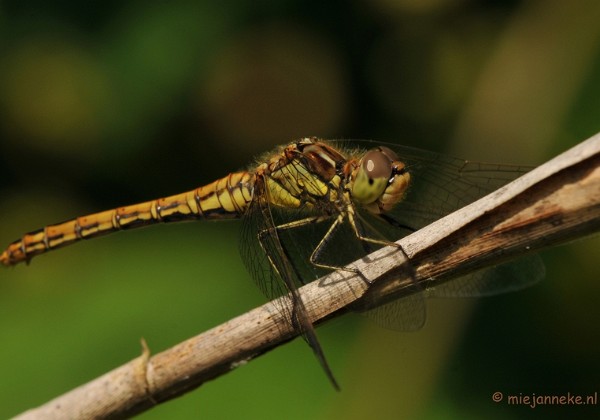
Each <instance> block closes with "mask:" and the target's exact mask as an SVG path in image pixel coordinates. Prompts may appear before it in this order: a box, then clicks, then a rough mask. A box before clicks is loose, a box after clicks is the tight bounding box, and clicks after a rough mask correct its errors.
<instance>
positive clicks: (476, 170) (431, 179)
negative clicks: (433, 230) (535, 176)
mask: <svg viewBox="0 0 600 420" xmlns="http://www.w3.org/2000/svg"><path fill="white" fill-rule="evenodd" d="M386 146H388V147H390V148H391V149H393V150H394V151H395V152H396V154H397V155H398V157H399V159H400V160H401V161H403V162H404V163H405V164H406V166H407V170H408V171H409V173H410V174H411V186H410V188H409V190H408V192H407V194H406V197H405V198H404V200H402V201H401V202H400V203H398V205H397V206H396V207H394V209H393V210H392V211H391V212H390V214H389V216H390V218H391V219H393V220H394V221H395V222H396V225H398V226H405V227H410V228H412V229H413V230H417V229H420V228H422V227H425V226H427V225H428V224H430V223H432V222H433V221H435V220H437V219H439V218H441V217H444V216H446V215H448V214H450V213H452V212H453V211H456V210H458V209H460V208H462V207H464V206H466V205H467V204H470V203H472V202H474V201H476V200H478V199H479V198H481V197H483V196H485V195H487V194H489V193H491V192H493V191H495V190H497V189H498V188H500V187H502V186H503V185H506V184H507V183H509V182H511V181H513V180H514V179H516V178H518V177H520V176H522V175H524V174H525V173H527V172H529V171H530V170H531V169H533V167H530V166H519V165H506V164H494V163H483V162H474V161H467V160H464V159H458V158H454V157H451V156H446V155H441V154H437V153H433V152H429V151H426V150H420V149H416V148H410V147H405V146H400V145H392V144H387V145H386ZM387 231H388V232H389V235H390V236H395V237H392V238H390V240H398V239H400V238H402V237H403V236H406V235H407V234H409V233H411V231H410V230H407V229H400V228H393V227H390V228H389V229H388V230H387ZM544 272H545V270H544V266H543V263H542V261H541V259H540V258H539V257H538V256H528V257H524V258H520V259H518V260H516V261H511V262H507V263H504V264H500V265H497V266H495V267H490V268H486V269H483V270H481V271H478V272H475V273H474V274H471V275H468V276H465V277H463V278H459V279H455V280H451V281H449V282H447V283H445V284H443V285H441V286H436V287H435V289H434V290H433V291H431V292H430V293H429V291H428V295H433V296H455V297H461V296H465V297H466V296H486V295H494V294H498V293H503V292H508V291H513V290H519V289H522V288H524V287H527V286H530V285H532V284H535V283H537V282H538V281H539V280H541V279H542V278H543V276H544Z"/></svg>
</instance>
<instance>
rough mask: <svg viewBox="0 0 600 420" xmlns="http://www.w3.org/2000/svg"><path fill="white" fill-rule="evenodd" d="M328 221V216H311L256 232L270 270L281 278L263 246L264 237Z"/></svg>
mask: <svg viewBox="0 0 600 420" xmlns="http://www.w3.org/2000/svg"><path fill="white" fill-rule="evenodd" d="M327 219H329V216H311V217H306V218H304V219H300V220H294V221H293V222H289V223H283V224H281V225H277V226H274V227H272V228H267V229H263V230H261V231H259V232H258V235H257V236H258V243H259V245H260V247H261V248H262V250H263V252H264V254H265V255H266V256H267V259H268V260H269V264H270V265H271V268H272V269H273V270H274V271H275V272H276V273H277V274H278V275H279V276H280V277H281V273H280V272H279V270H278V269H277V265H276V264H275V261H273V259H272V258H271V255H270V254H269V252H267V249H266V247H265V245H264V243H263V242H264V239H265V237H266V235H267V234H268V233H269V232H270V231H271V230H274V231H275V232H277V231H280V230H287V229H294V228H298V227H301V226H306V225H310V224H314V223H320V222H323V221H325V220H327Z"/></svg>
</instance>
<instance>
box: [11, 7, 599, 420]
mask: <svg viewBox="0 0 600 420" xmlns="http://www.w3.org/2000/svg"><path fill="white" fill-rule="evenodd" d="M599 21H600V2H597V1H596V0H574V1H563V0H537V1H536V0H531V1H518V0H506V1H503V0H489V1H486V0H353V1H329V2H319V1H297V0H283V1H259V2H246V1H231V2H216V1H192V0H173V1H163V2H143V1H139V0H138V1H133V0H128V1H108V0H105V1H102V2H82V1H79V2H75V1H40V0H37V1H34V0H23V1H2V2H0V197H1V198H0V215H1V217H0V241H1V242H2V245H4V244H8V243H9V242H10V241H12V240H14V239H15V238H17V237H19V236H20V235H21V234H22V233H24V232H26V231H30V230H33V229H36V228H38V227H41V226H43V225H45V224H48V223H53V222H57V221H60V220H63V219H67V218H71V217H74V216H77V215H82V214H86V213H90V212H94V211H99V210H104V209H107V208H112V207H116V206H119V205H123V204H130V203H134V202H138V201H145V200H148V199H151V198H157V197H161V196H165V195H170V194H173V193H178V192H181V191H186V190H189V189H192V188H194V187H196V186H199V185H202V184H204V183H207V182H210V181H212V180H213V179H215V178H217V177H220V176H223V175H224V174H226V173H227V172H229V171H233V170H237V169H240V168H242V167H245V166H246V165H247V164H248V163H249V162H252V159H253V157H255V156H257V155H260V154H261V153H262V152H264V151H268V150H269V149H270V148H272V147H273V146H274V145H277V144H281V143H286V142H288V141H290V140H292V139H295V138H298V137H303V136H308V135H318V136H322V137H325V138H365V139H375V140H381V141H390V142H399V143H403V144H406V145H411V146H419V147H422V148H426V149H431V150H435V151H439V152H444V153H449V154H452V155H456V156H461V157H466V158H469V159H476V160H492V161H503V162H513V163H525V164H539V163H542V162H544V161H545V160H547V159H549V158H551V157H553V156H554V155H556V154H558V153H560V152H562V151H564V150H566V149H568V148H569V147H572V146H573V145H575V144H577V143H578V142H580V141H582V140H584V139H586V138H587V137H589V136H591V135H593V134H594V133H596V132H598V131H600V100H599V98H600V25H599V24H598V22H599ZM238 229H239V224H238V223H235V222H230V223H206V224H203V223H192V224H184V225H171V226H159V227H154V228H148V229H145V230H140V231H135V232H133V231H132V232H128V233H126V234H125V233H123V234H117V235H114V236H110V237H106V238H102V239H97V240H94V241H91V242H88V243H85V244H81V245H78V246H74V247H69V248H65V249H64V250H61V251H59V252H55V253H52V254H49V255H46V256H43V257H40V258H38V259H36V260H34V261H33V262H32V264H31V265H30V266H29V267H25V266H22V267H16V268H14V269H8V270H2V271H1V272H0V280H1V281H0V343H1V345H0V417H2V418H6V417H8V416H11V415H15V414H17V413H19V412H21V411H23V410H25V409H27V408H31V407H34V406H37V405H39V404H42V403H44V402H46V401H47V400H49V399H51V398H53V397H55V396H57V395H60V394H62V393H63V392H65V391H67V390H69V389H72V388H74V387H76V386H78V385H80V384H82V383H85V382H87V381H89V380H91V379H93V378H95V377H97V376H98V375H100V374H102V373H104V372H106V371H108V370H110V369H112V368H114V367H117V366H119V365H121V364H122V363H125V362H127V361H128V360H130V359H132V358H134V357H136V356H137V355H139V353H140V351H141V350H140V344H139V339H140V338H141V337H144V338H145V339H146V340H147V342H148V344H149V346H150V348H151V349H152V351H153V352H158V351H161V350H164V349H166V348H168V347H170V346H172V345H174V344H176V343H178V342H180V341H182V340H184V339H186V338H188V337H190V336H193V335H195V334H198V333H200V332H202V331H205V330H207V329H209V328H210V327H213V326H215V325H218V324H219V323H221V322H224V321H226V320H228V319H230V318H232V317H234V316H236V315H238V314H241V313H243V312H245V311H247V310H249V309H251V308H253V307H255V306H257V305H259V304H261V303H262V302H263V301H264V299H263V298H262V296H261V295H260V294H259V292H258V291H257V290H256V289H255V288H254V285H253V283H252V282H251V281H250V278H249V275H248V274H247V273H246V271H245V270H244V268H243V266H242V263H241V261H240V259H239V256H238V251H237V231H238ZM599 249H600V241H599V239H598V237H596V238H591V239H588V240H585V241H579V242H576V243H573V244H569V245H567V246H562V247H559V248H556V249H552V250H548V251H545V252H543V253H542V257H543V258H544V259H545V261H546V265H547V277H546V280H545V281H544V282H543V283H542V284H540V285H539V286H536V287H533V288H531V289H529V290H526V291H523V292H520V293H516V294H509V295H505V296H499V297H494V298H487V299H481V300H469V299H464V300H458V299H451V300H432V301H430V303H429V316H428V324H427V326H426V327H425V328H424V329H423V330H422V331H420V332H417V333H397V332H392V331H387V330H383V329H380V328H378V327H377V326H374V325H373V324H371V323H369V322H368V321H366V320H363V319H362V318H361V317H359V316H352V315H350V316H347V317H344V318H342V319H337V320H335V321H333V322H330V323H328V324H326V325H324V326H323V327H321V328H319V331H318V332H319V336H320V338H321V340H322V344H323V346H324V348H325V350H326V353H327V355H328V358H329V360H330V363H331V365H332V367H333V370H334V371H335V372H336V374H337V376H338V379H339V381H340V383H341V386H342V389H343V391H342V392H341V393H336V392H335V391H334V390H333V389H332V388H331V387H330V385H329V383H328V382H327V380H326V378H325V376H324V375H323V373H322V372H321V370H320V368H319V366H318V365H317V363H316V362H315V360H314V358H313V356H312V354H311V352H310V351H309V349H308V348H307V347H306V346H305V345H304V343H303V342H301V341H299V340H298V341H295V342H292V343H289V344H288V345H285V346H282V347H281V348H278V349H276V350H275V351H272V352H270V353H269V354H266V355H264V356H263V357H260V358H259V359H257V360H255V361H253V362H252V363H249V364H248V365H246V366H243V367H241V368H239V369H237V370H235V371H234V372H232V373H230V374H228V375H225V376H223V377H221V378H218V379H217V380H215V381H212V382H210V383H207V384H205V385H204V386H202V387H201V388H199V389H198V390H196V391H194V392H192V393H190V394H187V395H185V396H183V397H181V398H179V399H177V400H174V401H171V402H169V403H167V404H164V405H162V406H160V407H158V408H156V409H154V410H151V411H150V412H148V413H145V414H143V415H142V416H140V418H145V419H152V418H156V419H158V418H195V417H204V418H262V419H268V418H290V419H292V418H298V419H306V418H311V419H334V418H335V419H338V418H345V419H355V418H356V419H358V418H361V419H362V418H378V419H397V418H420V419H436V418H461V419H464V418H483V417H485V418H519V419H520V418H524V419H529V418H541V417H544V418H564V417H566V416H568V417H569V418H576V417H581V418H590V417H593V416H594V415H597V413H598V406H596V407H590V406H587V407H573V406H562V407H561V406H550V407H537V408H534V409H533V408H530V407H527V406H509V405H507V404H506V402H505V401H503V402H501V403H495V402H493V401H492V394H493V393H494V392H496V391H500V392H503V393H505V394H506V395H508V394H513V395H519V394H522V395H532V394H533V393H535V394H536V395H544V394H560V395H566V394H567V393H568V392H571V393H577V394H583V395H585V394H592V393H594V392H598V391H600V386H599V384H600V382H599V379H600V362H599V359H598V355H599V354H600V326H599V322H598V321H599V319H600V309H599V305H598V304H597V302H598V299H599V298H600V286H599V282H598V280H600V279H599V278H598V277H599V274H600V270H599V268H598V256H599V254H598V250H599Z"/></svg>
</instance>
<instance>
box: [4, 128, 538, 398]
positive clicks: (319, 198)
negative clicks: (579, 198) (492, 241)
mask: <svg viewBox="0 0 600 420" xmlns="http://www.w3.org/2000/svg"><path fill="white" fill-rule="evenodd" d="M530 169H531V168H529V167H521V166H514V165H504V164H489V163H481V162H473V161H466V160H462V159H457V158H453V157H449V156H446V155H442V154H437V153H433V152H428V151H424V150H420V149H416V148H410V147H406V146H399V145H393V144H386V143H377V144H376V143H373V142H370V141H355V142H350V143H349V142H345V141H344V142H342V141H338V142H336V141H327V140H323V139H320V138H316V137H308V138H302V139H299V140H297V141H294V142H291V143H289V144H287V145H284V146H280V147H279V148H277V149H276V150H274V151H272V152H270V153H269V154H266V155H264V156H263V157H261V158H259V159H258V160H257V162H256V164H254V165H253V166H252V167H251V168H250V169H248V170H243V171H240V172H232V173H230V174H228V175H227V176H225V177H223V178H220V179H218V180H216V181H214V182H212V183H210V184H207V185H204V186H201V187H198V188H196V189H194V190H191V191H188V192H184V193H180V194H176V195H172V196H169V197H165V198H159V199H156V200H151V201H147V202H144V203H140V204H134V205H129V206H124V207H119V208H116V209H112V210H107V211H103V212H100V213H95V214H90V215H87V216H81V217H77V218H74V219H71V220H68V221H65V222H62V223H58V224H53V225H48V226H45V227H43V228H41V229H39V230H36V231H33V232H30V233H27V234H25V235H23V236H22V237H21V238H20V239H18V240H16V241H14V242H12V243H11V244H10V245H8V247H7V248H6V249H5V250H4V251H3V252H2V254H0V263H1V264H2V265H4V266H13V265H16V264H19V263H22V262H24V263H28V262H29V261H30V260H31V259H32V258H33V257H35V256H37V255H40V254H43V253H46V252H48V251H50V250H53V249H57V248H60V247H63V246H66V245H69V244H72V243H75V242H78V241H81V240H83V239H89V238H93V237H96V236H100V235H103V234H107V233H111V232H115V231H120V230H127V229H131V228H138V227H142V226H148V225H152V224H156V223H163V222H164V223H169V222H180V221H185V220H226V219H242V220H243V222H242V228H241V235H240V244H241V247H240V253H241V256H242V259H243V261H244V263H245V265H246V267H247V268H248V270H249V271H250V273H251V276H252V278H253V279H254V281H255V283H256V284H257V285H258V287H259V288H260V290H261V291H262V292H263V293H264V294H265V295H266V296H267V297H268V298H269V299H274V298H276V297H280V296H283V295H288V296H289V297H290V301H291V303H292V305H291V308H290V307H289V306H282V308H281V311H282V313H283V315H284V316H283V319H285V322H287V323H288V325H289V326H291V327H292V328H293V329H294V330H295V331H298V332H299V333H300V334H301V335H302V336H303V337H304V339H305V341H306V342H307V343H308V344H309V346H310V347H311V348H312V350H313V352H314V354H315V356H316V358H317V360H318V361H319V363H320V365H321V366H322V368H323V370H324V372H325V373H326V375H327V377H328V378H329V380H330V382H331V383H332V385H333V386H334V388H336V389H339V385H338V383H337V381H336V379H335V377H334V375H333V372H332V370H331V368H330V366H329V364H328V362H327V360H326V358H325V355H324V352H323V349H322V348H321V345H320V343H319V341H318V339H317V335H316V332H315V328H314V326H313V325H312V323H311V322H310V321H309V318H308V316H307V310H306V307H305V305H304V302H303V300H302V298H301V296H300V294H299V292H298V288H299V287H300V286H301V285H303V284H306V283H308V282H310V281H312V280H314V279H317V278H319V277H321V276H322V275H324V274H326V273H327V272H330V271H331V270H335V269H338V268H342V269H346V270H352V269H349V268H347V265H348V264H349V263H351V262H352V261H355V260H357V259H359V258H361V257H364V256H365V255H367V253H370V252H371V251H374V250H376V249H378V248H381V247H383V246H387V245H392V246H396V247H398V245H396V244H395V242H394V241H397V240H398V239H400V238H402V237H403V236H406V235H408V234H410V233H412V232H414V231H415V230H417V229H419V228H422V227H424V226H426V225H427V224H429V223H431V222H433V221H434V220H437V219H439V218H440V217H443V216H445V215H447V214H449V213H451V212H452V211H454V210H456V209H458V208H460V207H462V206H464V205H466V204H468V203H470V202H473V201H475V200H476V199H478V198H480V197H482V196H484V195H486V194H488V193H489V192H491V191H494V190H495V189H497V188H499V187H500V186H502V185H504V184H506V183H508V182H509V181H512V180H513V179H515V178H517V177H518V176H520V175H523V174H524V173H525V172H527V171H528V170H530ZM399 251H401V250H399ZM522 266H525V267H526V269H515V268H513V267H514V266H511V265H502V266H499V267H496V268H495V269H493V270H484V271H481V272H478V273H476V274H475V275H471V276H470V277H469V278H464V279H461V280H457V281H452V282H448V283H447V284H448V286H447V287H436V288H435V290H434V291H433V293H432V295H434V296H483V295H489V294H496V293H501V292H505V291H509V290H516V289H520V288H523V287H526V286H529V285H530V284H533V283H535V282H536V281H538V280H539V279H540V278H541V277H542V276H543V265H541V262H539V260H537V259H536V257H534V258H530V259H529V260H528V261H527V264H524V265H522ZM499 276H500V277H506V276H508V277H510V281H504V279H503V281H498V278H499ZM399 305H402V306H399ZM399 308H400V309H399ZM370 312H371V313H372V318H374V319H375V320H376V321H378V322H379V323H380V324H381V325H384V326H386V327H391V328H395V329H402V330H409V329H417V328H420V327H421V326H422V325H423V323H424V319H425V308H424V304H423V301H422V294H416V295H413V296H412V297H411V299H406V298H405V299H402V300H401V301H398V302H392V303H387V304H385V305H384V306H383V307H382V308H380V309H376V310H374V311H370ZM390 314H392V315H390ZM394 314H395V315H394ZM398 314H402V315H401V316H398ZM407 314H408V315H407ZM395 318H399V319H395Z"/></svg>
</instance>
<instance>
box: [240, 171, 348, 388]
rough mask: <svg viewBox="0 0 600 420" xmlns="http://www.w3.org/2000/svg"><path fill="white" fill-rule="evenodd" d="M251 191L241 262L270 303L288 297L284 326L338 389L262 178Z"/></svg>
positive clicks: (283, 311)
mask: <svg viewBox="0 0 600 420" xmlns="http://www.w3.org/2000/svg"><path fill="white" fill-rule="evenodd" d="M254 188H255V191H254V200H253V201H252V203H251V204H250V206H249V208H248V211H247V214H246V215H245V217H244V222H243V227H242V235H241V244H240V246H241V255H242V259H243V261H244V263H245V265H246V267H247V268H248V270H249V271H250V273H251V275H252V278H253V279H254V281H255V282H256V284H257V285H258V287H259V288H260V290H261V291H262V292H263V293H264V294H265V295H266V296H267V297H268V298H269V299H274V298H277V297H280V296H283V295H286V294H287V295H288V296H289V298H290V300H291V303H292V304H291V309H290V306H289V305H285V304H282V305H281V307H280V308H279V309H280V311H281V314H282V315H283V318H284V320H285V322H288V323H289V325H290V326H291V327H292V328H294V329H296V330H298V331H299V332H300V333H301V334H302V336H303V338H304V339H305V341H306V342H307V343H308V345H309V346H310V347H311V349H312V350H313V352H314V354H315V356H316V357H317V359H318V361H319V363H320V364H321V366H322V368H323V370H324V371H325V373H326V374H327V377H328V378H329V380H330V381H331V383H332V384H333V386H334V387H335V388H336V389H339V386H338V384H337V381H336V380H335V378H334V376H333V373H332V371H331V368H330V367H329V365H328V363H327V360H326V359H325V355H324V353H323V350H322V348H321V345H320V344H319V341H318V339H317V335H316V332H315V329H314V326H313V325H312V323H311V322H310V320H309V318H308V316H307V313H306V308H305V306H304V302H303V301H302V298H301V296H300V294H299V292H298V287H299V286H300V285H301V284H302V283H303V281H302V277H301V273H300V272H299V269H298V268H297V267H296V265H295V264H294V259H292V258H291V255H292V254H291V251H290V250H289V249H288V248H287V247H286V246H284V244H282V242H281V241H280V238H279V231H278V228H277V227H278V226H279V224H277V223H276V222H275V221H274V219H273V213H272V209H271V206H270V205H269V200H268V197H267V196H266V194H267V189H266V188H265V180H264V178H262V177H257V181H256V184H255V187H254Z"/></svg>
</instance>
